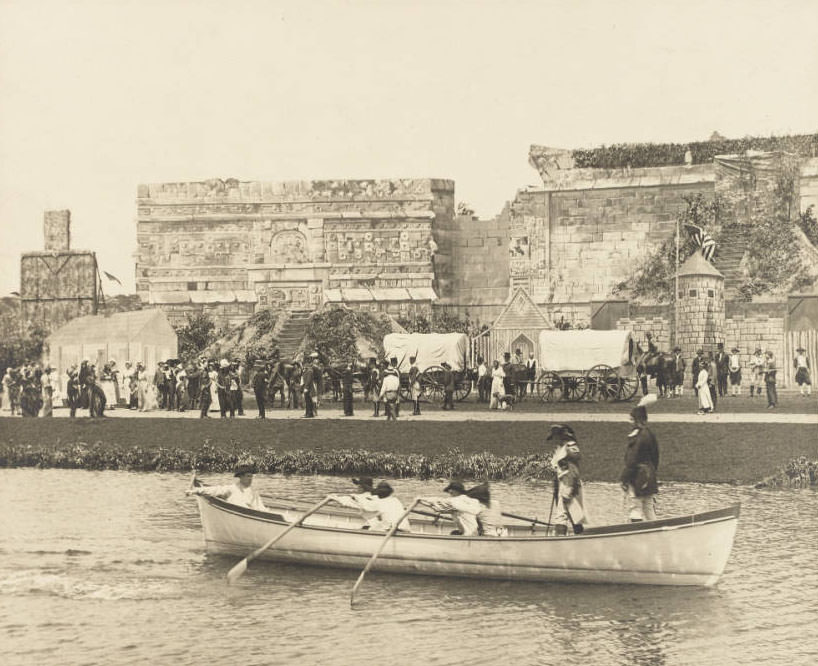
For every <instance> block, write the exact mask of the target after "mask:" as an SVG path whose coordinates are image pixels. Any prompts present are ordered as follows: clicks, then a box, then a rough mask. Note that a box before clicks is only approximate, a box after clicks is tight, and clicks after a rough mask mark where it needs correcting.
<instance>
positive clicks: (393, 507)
mask: <svg viewBox="0 0 818 666" xmlns="http://www.w3.org/2000/svg"><path fill="white" fill-rule="evenodd" d="M353 483H356V484H357V485H359V486H361V489H362V490H363V491H364V492H362V493H359V494H358V495H330V498H331V499H333V500H334V501H335V502H338V504H340V505H341V506H346V507H350V508H354V509H358V510H359V511H361V515H362V516H364V518H365V520H366V525H365V526H364V529H373V530H381V531H384V532H385V531H387V530H390V529H392V527H393V526H394V525H395V523H396V522H397V521H398V520H400V519H401V517H402V516H403V515H404V514H405V513H406V507H405V506H403V502H401V501H400V500H399V499H398V498H397V497H395V494H394V490H393V489H392V486H390V485H389V484H388V483H387V482H386V481H381V482H380V483H379V484H378V485H377V486H375V487H374V488H372V479H370V478H367V477H364V478H363V479H360V480H356V479H353ZM367 483H368V485H369V488H370V490H369V491H368V492H367V491H366V490H364V488H365V485H367ZM353 498H354V499H353ZM368 513H371V514H374V515H373V516H372V517H370V518H367V517H366V514H368ZM410 529H411V526H410V524H409V519H408V518H404V519H403V520H401V522H400V524H399V525H398V530H399V531H403V532H409V531H410Z"/></svg>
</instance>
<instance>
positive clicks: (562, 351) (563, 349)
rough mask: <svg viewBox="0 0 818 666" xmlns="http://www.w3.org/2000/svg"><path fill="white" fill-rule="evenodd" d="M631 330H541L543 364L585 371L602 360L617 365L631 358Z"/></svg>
mask: <svg viewBox="0 0 818 666" xmlns="http://www.w3.org/2000/svg"><path fill="white" fill-rule="evenodd" d="M632 354H633V341H632V339H631V332H630V331H595V330H591V329H586V330H582V331H541V332H540V358H539V362H540V368H541V369H542V370H553V371H554V372H568V371H574V372H584V371H586V370H590V369H591V368H592V367H593V366H595V365H599V364H605V365H609V366H611V367H612V368H614V369H617V368H619V367H620V366H623V365H627V364H629V363H630V362H631V358H632Z"/></svg>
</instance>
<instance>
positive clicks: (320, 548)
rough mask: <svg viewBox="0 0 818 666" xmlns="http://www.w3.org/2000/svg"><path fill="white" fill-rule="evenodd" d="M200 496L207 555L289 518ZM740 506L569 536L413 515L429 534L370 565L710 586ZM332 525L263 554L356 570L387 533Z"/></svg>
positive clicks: (325, 520)
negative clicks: (456, 529) (453, 531)
mask: <svg viewBox="0 0 818 666" xmlns="http://www.w3.org/2000/svg"><path fill="white" fill-rule="evenodd" d="M197 499H198V503H199V511H200V513H201V518H202V526H203V528H204V537H205V543H206V547H207V550H208V552H210V553H215V554H223V555H234V556H236V557H246V556H247V554H248V553H250V552H251V551H252V550H254V549H256V548H258V547H260V546H261V545H262V544H264V543H266V542H267V541H269V540H270V539H272V538H273V537H275V536H276V535H277V534H280V533H281V532H282V531H283V530H284V529H286V528H287V527H288V525H289V523H288V521H287V520H286V519H285V518H284V516H283V515H280V514H275V513H268V512H262V511H254V510H252V509H245V508H243V507H239V506H235V505H233V504H228V503H227V502H224V501H222V500H218V499H214V498H209V497H202V496H200V497H198V498H197ZM739 508H740V507H739V505H735V506H732V507H728V508H725V509H720V510H717V511H710V512H707V513H700V514H693V515H689V516H681V517H678V518H669V519H665V520H657V521H652V522H644V523H631V524H627V525H613V526H608V527H597V528H591V529H588V530H586V532H585V533H583V534H582V535H575V536H567V537H555V536H544V535H543V534H542V533H540V534H536V533H534V534H532V533H531V532H530V530H529V528H528V527H526V526H525V525H515V526H510V528H509V531H510V536H508V537H463V536H450V535H448V534H447V533H443V532H444V528H442V527H441V526H434V528H432V523H431V522H429V521H418V522H417V523H416V522H415V521H413V526H415V525H418V529H419V530H425V531H426V532H425V533H420V532H419V533H415V532H412V533H403V532H398V533H396V534H395V536H394V537H392V539H390V540H389V542H387V544H386V547H385V548H384V550H383V552H382V553H381V555H380V556H379V557H378V559H377V560H376V561H375V564H374V566H373V567H372V568H373V569H374V570H378V571H389V572H396V573H411V574H423V575H433V576H463V577H476V578H496V579H506V580H524V581H567V582H582V583H626V584H631V583H633V584H645V585H703V586H710V585H714V584H715V583H716V581H718V579H719V576H720V575H721V574H722V572H723V571H724V567H725V566H726V564H727V560H728V558H729V556H730V551H731V549H732V546H733V538H734V536H735V532H736V526H737V523H738V516H739ZM335 524H336V525H345V523H343V522H341V521H340V520H336V521H335ZM332 525H333V517H332V515H327V514H316V515H315V519H314V520H313V521H312V522H311V521H310V520H308V521H307V522H306V523H305V524H304V525H301V526H299V527H297V528H295V529H293V530H291V531H290V533H289V534H287V535H286V536H285V537H284V538H283V539H282V540H281V541H279V542H278V543H277V544H276V545H275V546H274V547H273V548H272V549H268V550H267V551H265V552H264V553H262V554H261V555H260V556H259V559H266V560H276V561H280V562H295V563H301V564H308V565H317V566H326V567H335V568H351V569H358V570H360V569H362V568H363V567H364V566H365V565H366V562H367V561H368V560H369V558H370V557H371V556H372V554H373V553H374V552H375V551H376V550H377V548H378V546H379V545H380V544H381V542H382V541H383V538H384V533H383V532H375V531H368V530H361V529H357V525H356V526H355V527H354V528H350V527H348V526H343V527H341V526H332ZM448 529H449V528H448V527H447V528H445V530H448ZM431 532H434V533H431Z"/></svg>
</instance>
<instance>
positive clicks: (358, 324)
mask: <svg viewBox="0 0 818 666" xmlns="http://www.w3.org/2000/svg"><path fill="white" fill-rule="evenodd" d="M391 331H392V324H391V322H390V321H389V318H388V317H386V316H384V315H375V314H372V313H371V312H366V311H363V310H350V309H348V308H342V307H339V308H331V309H327V310H323V311H321V312H317V313H315V314H314V315H313V316H312V318H311V319H310V323H309V327H308V328H307V334H306V336H305V337H306V349H307V350H308V351H316V352H318V354H319V356H320V357H321V358H322V359H324V360H325V361H326V362H327V363H329V364H331V365H332V364H336V363H349V362H352V361H356V360H358V354H359V351H358V339H359V338H364V339H365V340H366V341H367V342H369V343H370V344H371V345H372V346H373V347H374V348H375V349H377V350H378V353H379V355H382V354H383V338H384V336H385V335H386V334H387V333H390V332H391Z"/></svg>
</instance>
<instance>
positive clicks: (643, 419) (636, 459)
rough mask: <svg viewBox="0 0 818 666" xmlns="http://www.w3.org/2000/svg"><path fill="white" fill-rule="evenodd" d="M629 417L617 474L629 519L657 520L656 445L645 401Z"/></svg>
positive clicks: (657, 458) (635, 520)
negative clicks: (623, 466)
mask: <svg viewBox="0 0 818 666" xmlns="http://www.w3.org/2000/svg"><path fill="white" fill-rule="evenodd" d="M640 402H641V401H640ZM630 417H631V424H632V425H633V429H632V430H631V432H630V434H628V446H627V448H626V449H625V468H624V469H623V470H622V476H621V477H620V481H621V483H622V490H623V491H624V492H625V496H626V499H627V500H628V505H629V512H628V518H629V520H630V521H631V522H632V523H635V522H640V521H643V520H656V510H655V508H654V502H655V499H656V494H657V493H658V492H659V486H658V483H657V481H656V471H657V470H658V469H659V445H658V444H657V443H656V437H654V435H653V433H652V432H651V431H650V430H649V429H648V425H647V423H648V411H647V409H646V408H645V406H644V405H642V404H640V405H639V406H637V407H634V408H633V409H632V410H631V414H630Z"/></svg>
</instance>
